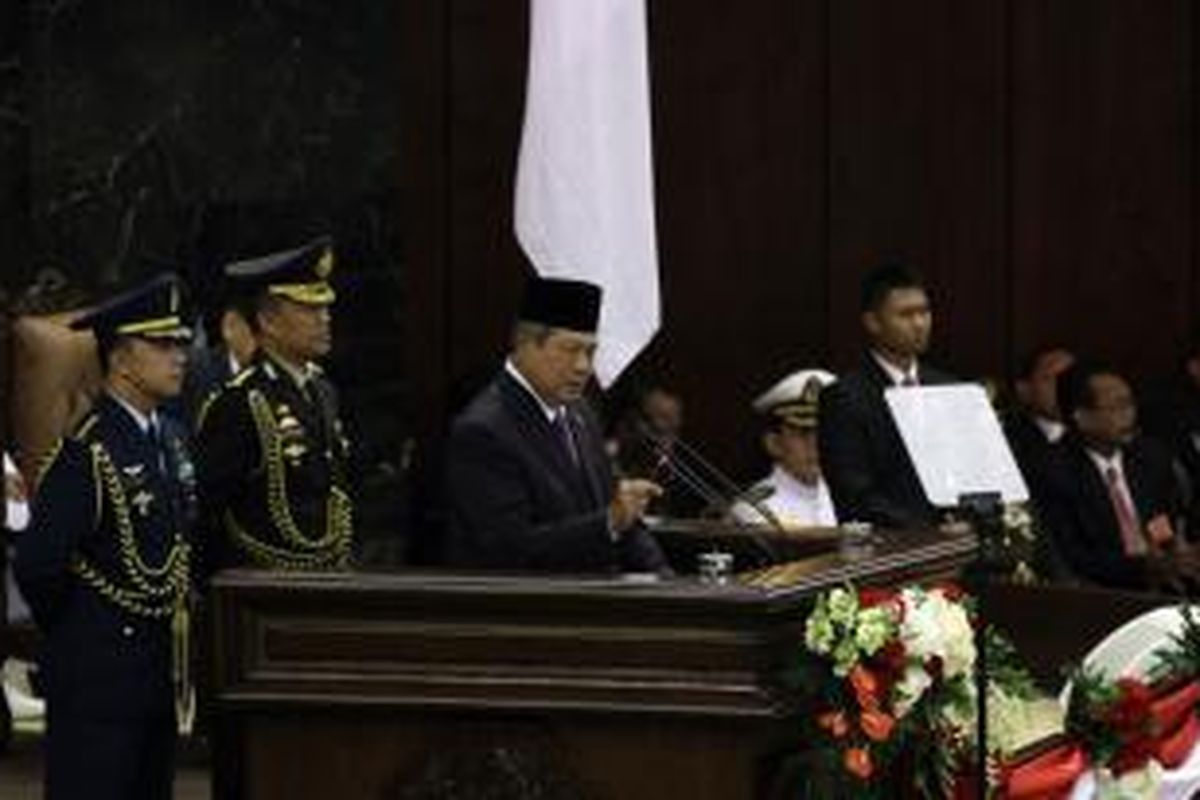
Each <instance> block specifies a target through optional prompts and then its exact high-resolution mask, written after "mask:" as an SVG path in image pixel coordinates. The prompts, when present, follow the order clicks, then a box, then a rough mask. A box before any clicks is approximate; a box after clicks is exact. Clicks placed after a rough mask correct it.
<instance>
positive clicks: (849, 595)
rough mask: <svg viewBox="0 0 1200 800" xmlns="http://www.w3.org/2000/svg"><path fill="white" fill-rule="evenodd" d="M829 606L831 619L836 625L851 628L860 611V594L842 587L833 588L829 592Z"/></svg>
mask: <svg viewBox="0 0 1200 800" xmlns="http://www.w3.org/2000/svg"><path fill="white" fill-rule="evenodd" d="M828 608H829V619H830V621H832V622H833V624H834V625H839V626H841V627H843V628H850V627H851V626H853V625H854V615H855V614H857V613H858V595H856V594H855V593H854V592H851V591H847V590H846V589H842V588H837V589H833V590H832V591H830V592H829V605H828Z"/></svg>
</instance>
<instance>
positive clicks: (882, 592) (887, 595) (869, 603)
mask: <svg viewBox="0 0 1200 800" xmlns="http://www.w3.org/2000/svg"><path fill="white" fill-rule="evenodd" d="M896 596H897V595H896V593H895V592H893V591H892V590H891V589H859V590H858V605H859V607H860V608H874V607H875V606H884V605H887V604H888V603H894V602H896Z"/></svg>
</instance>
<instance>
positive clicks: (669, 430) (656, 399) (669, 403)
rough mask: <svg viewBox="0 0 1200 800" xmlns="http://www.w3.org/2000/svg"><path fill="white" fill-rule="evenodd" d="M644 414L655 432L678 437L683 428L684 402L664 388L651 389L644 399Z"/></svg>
mask: <svg viewBox="0 0 1200 800" xmlns="http://www.w3.org/2000/svg"><path fill="white" fill-rule="evenodd" d="M642 414H643V415H644V416H645V417H646V422H647V423H649V425H650V427H651V428H653V429H654V431H655V432H657V433H659V434H662V435H663V436H667V437H676V436H678V435H679V432H680V431H681V430H683V402H682V401H681V400H680V399H679V398H678V397H676V396H675V395H673V394H671V393H670V392H667V391H664V390H662V389H653V390H651V391H650V392H649V393H648V394H647V395H646V397H645V398H644V399H643V400H642Z"/></svg>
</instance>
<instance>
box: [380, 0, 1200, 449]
mask: <svg viewBox="0 0 1200 800" xmlns="http://www.w3.org/2000/svg"><path fill="white" fill-rule="evenodd" d="M1198 1H1200V0H1162V1H1161V2H1154V3H1133V2H1127V1H1126V0H1061V2H1060V1H1059V0H1056V2H1053V3H1046V2H1040V0H972V2H969V3H964V2H961V0H912V1H911V2H906V3H895V2H888V0H837V2H833V0H758V1H757V2H754V3H736V2H732V0H727V1H724V0H723V1H721V2H711V3H697V2H694V1H693V0H648V6H649V9H648V13H649V22H650V42H651V73H652V83H653V103H654V108H653V120H654V133H655V141H654V148H655V157H656V162H655V168H656V184H657V202H658V223H659V226H658V227H659V248H660V259H661V272H662V276H661V277H662V282H663V302H664V309H663V313H664V326H663V329H662V331H661V333H660V335H659V337H658V339H657V340H656V341H655V343H654V344H653V345H652V346H651V348H650V349H649V350H648V351H647V353H645V354H644V355H643V357H642V358H641V359H639V361H638V363H637V364H636V365H635V367H634V369H633V370H632V373H631V375H630V382H632V380H634V379H637V378H640V377H645V376H648V375H657V376H661V377H663V378H664V379H665V380H666V381H668V382H670V383H673V384H674V385H676V386H678V387H679V388H680V389H681V390H682V391H683V392H684V394H685V395H686V397H687V399H688V402H689V404H688V415H689V428H690V434H691V438H693V439H695V440H696V441H698V442H699V443H701V444H702V445H703V446H704V448H705V449H706V451H708V452H710V453H712V454H713V455H714V456H716V458H717V460H719V461H721V462H722V463H725V464H727V465H728V466H730V468H731V469H732V470H733V471H735V472H744V471H745V469H746V468H747V467H749V465H750V464H751V458H750V454H751V453H752V452H753V450H754V447H755V445H754V441H753V440H754V437H753V436H752V432H753V429H754V427H753V426H754V421H753V419H752V415H751V413H750V411H749V409H748V406H747V404H748V402H749V401H750V399H752V398H753V396H754V395H755V393H756V392H757V391H759V390H760V389H761V388H763V387H764V386H765V385H767V384H768V383H770V382H771V381H772V380H774V379H775V378H777V377H778V376H779V375H781V374H782V373H783V372H784V371H786V370H788V369H791V368H794V367H799V366H804V365H809V364H815V363H824V364H827V365H830V366H834V367H838V368H843V367H846V366H848V365H850V364H852V363H853V362H854V361H855V360H856V359H857V357H858V354H859V352H860V348H861V346H862V341H861V337H860V334H859V328H858V282H859V279H860V277H861V275H862V274H863V272H864V271H865V270H866V269H868V268H869V267H870V266H872V265H873V264H874V263H876V262H877V261H878V260H879V259H881V258H883V257H888V256H896V257H902V258H906V259H909V260H911V261H912V262H913V263H915V264H916V265H918V266H919V267H921V268H922V269H923V270H924V271H925V273H926V274H927V276H928V278H929V280H930V283H931V288H932V291H933V296H934V300H935V314H936V317H935V348H936V353H935V356H936V358H937V360H938V361H939V362H941V363H942V364H944V365H945V366H947V367H948V368H950V369H951V370H953V371H955V372H957V373H959V374H961V375H965V376H974V375H982V374H991V375H1004V374H1006V373H1008V372H1009V370H1010V369H1011V367H1012V365H1013V363H1014V361H1015V360H1016V358H1017V356H1019V355H1020V354H1021V353H1023V352H1024V351H1025V350H1026V349H1027V348H1029V347H1030V346H1032V345H1034V344H1036V343H1040V342H1044V341H1048V340H1059V341H1064V342H1067V343H1069V344H1072V345H1074V346H1075V347H1077V348H1079V349H1081V350H1085V351H1089V352H1096V353H1098V354H1100V355H1103V356H1106V357H1110V358H1112V359H1114V360H1115V361H1117V363H1118V364H1120V365H1122V366H1124V367H1126V368H1127V369H1128V370H1130V371H1131V372H1132V373H1134V374H1135V375H1137V376H1139V377H1145V376H1147V375H1150V374H1153V373H1158V372H1162V371H1164V370H1166V369H1167V368H1168V367H1169V365H1170V364H1171V363H1172V362H1173V360H1174V358H1175V357H1176V350H1177V345H1178V343H1179V341H1180V340H1182V339H1183V338H1184V337H1185V336H1186V334H1187V333H1188V332H1189V331H1190V329H1191V327H1192V324H1193V319H1194V318H1195V316H1196V312H1197V310H1200V280H1198V272H1197V267H1198V264H1200V261H1198V257H1200V256H1198V254H1197V248H1196V246H1195V242H1196V238H1197V237H1196V232H1197V230H1200V209H1197V207H1196V202H1195V198H1196V196H1197V184H1198V181H1200V172H1198V171H1197V166H1196V158H1195V150H1196V147H1197V142H1196V140H1195V139H1196V133H1197V131H1196V126H1195V122H1194V120H1195V114H1196V108H1195V101H1194V98H1193V94H1194V91H1195V89H1196V88H1197V87H1196V75H1197V72H1198V66H1197V51H1196V47H1195V38H1196V29H1197V24H1198V23H1197V3H1198ZM407 2H408V4H409V5H411V6H413V7H417V8H421V9H424V11H422V12H421V13H420V14H418V15H417V16H418V18H420V19H424V20H425V21H426V24H427V30H428V32H429V33H430V36H431V37H433V38H432V39H431V40H426V39H422V40H421V41H420V42H419V43H417V45H416V46H415V48H414V55H413V56H411V57H410V58H409V63H410V66H411V68H412V69H413V70H414V74H413V75H410V76H406V81H407V83H406V85H407V86H409V87H411V91H412V92H413V93H414V98H415V101H416V102H415V108H416V112H415V114H416V119H415V120H410V121H409V122H408V123H407V124H408V125H409V126H410V131H411V134H412V136H413V137H414V142H415V143H416V145H415V147H414V148H412V150H413V152H412V155H411V158H410V160H411V159H412V158H418V157H419V158H431V159H434V160H435V161H437V163H435V164H419V165H416V166H413V167H412V169H413V170H414V172H412V173H410V174H408V175H406V179H407V180H408V182H407V183H406V191H407V192H408V195H409V196H410V197H411V198H412V206H413V207H414V208H415V209H418V211H417V215H416V216H415V217H414V219H413V220H411V221H410V224H409V230H411V231H412V235H411V238H410V249H411V252H410V253H408V256H409V259H410V263H411V267H412V269H411V271H410V274H411V275H412V276H413V278H412V279H413V280H414V281H417V282H418V287H419V289H420V291H418V290H417V289H414V290H413V291H411V292H410V295H409V296H410V297H414V301H413V305H414V306H415V307H414V308H413V309H412V311H411V319H410V326H411V334H410V340H411V341H412V342H413V345H412V349H413V350H414V351H415V352H416V353H417V356H418V360H417V361H415V362H414V368H416V369H417V370H418V373H419V374H417V375H416V376H415V378H416V380H417V381H418V382H419V384H420V385H422V386H423V387H424V388H422V389H421V392H422V397H424V398H426V399H427V400H428V402H427V403H426V404H425V405H423V406H422V413H423V415H424V416H425V417H426V419H427V420H435V419H438V418H439V416H440V415H441V414H442V413H443V411H444V409H445V407H446V403H445V402H444V401H445V398H446V392H447V387H449V386H451V385H452V384H456V383H457V384H460V385H461V384H463V383H464V379H465V378H467V377H469V376H476V377H478V376H482V375H484V374H486V372H487V371H488V370H490V369H491V368H493V367H494V366H495V365H496V359H497V357H498V355H499V354H500V353H501V352H502V350H503V347H504V336H505V329H506V325H507V322H508V319H509V314H510V313H511V309H512V307H513V305H514V303H515V300H516V297H517V294H518V291H519V287H520V282H521V274H522V270H523V260H522V258H521V256H520V253H519V250H518V248H517V246H516V242H515V239H514V237H513V235H512V233H511V224H512V220H511V208H512V204H511V198H512V181H513V170H514V166H515V158H516V148H517V142H518V138H519V132H520V120H521V111H522V99H523V90H524V77H525V59H526V53H525V47H526V37H527V30H526V29H527V25H528V18H527V5H526V0H445V2H435V1H434V0H407ZM413 13H416V12H410V16H411V15H412V14H413ZM435 18H436V19H440V20H441V22H440V23H435V22H434V21H433V20H434V19H435ZM417 35H419V34H416V33H414V32H412V31H409V32H406V34H405V36H406V39H407V40H408V41H409V42H410V44H411V41H412V40H413V38H414V36H417ZM426 61H427V62H428V63H427V66H428V69H425V68H424V67H423V66H422V64H424V63H425V62H426ZM402 102H407V103H409V104H410V105H412V104H413V103H411V102H410V101H409V100H408V99H404V98H402ZM427 134H428V135H430V136H432V137H434V138H433V139H430V140H426V139H425V138H424V137H425V136H426V135H427ZM418 227H419V228H420V229H419V230H418V229H417V228H418ZM426 289H428V294H425V290H426ZM425 297H428V299H429V302H428V303H427V304H426V303H423V302H422V301H423V299H424V298H425Z"/></svg>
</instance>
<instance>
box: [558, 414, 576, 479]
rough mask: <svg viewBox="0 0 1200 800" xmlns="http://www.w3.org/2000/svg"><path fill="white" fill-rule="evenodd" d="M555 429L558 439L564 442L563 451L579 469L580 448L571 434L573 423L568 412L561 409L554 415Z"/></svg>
mask: <svg viewBox="0 0 1200 800" xmlns="http://www.w3.org/2000/svg"><path fill="white" fill-rule="evenodd" d="M554 427H555V428H556V429H557V430H558V438H559V439H560V440H561V441H562V446H563V449H564V450H566V451H567V457H568V458H569V459H571V463H572V464H574V465H575V468H576V469H578V468H579V448H578V447H577V446H576V445H575V435H574V434H573V433H572V432H571V421H570V420H569V419H568V418H567V410H566V409H565V408H562V409H559V411H558V413H557V414H555V415H554Z"/></svg>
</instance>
